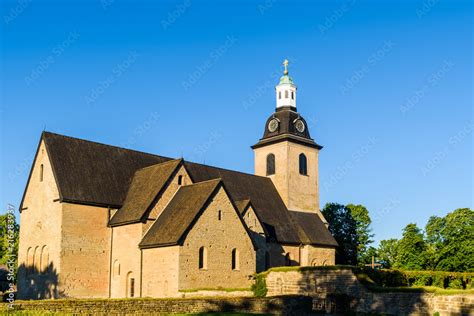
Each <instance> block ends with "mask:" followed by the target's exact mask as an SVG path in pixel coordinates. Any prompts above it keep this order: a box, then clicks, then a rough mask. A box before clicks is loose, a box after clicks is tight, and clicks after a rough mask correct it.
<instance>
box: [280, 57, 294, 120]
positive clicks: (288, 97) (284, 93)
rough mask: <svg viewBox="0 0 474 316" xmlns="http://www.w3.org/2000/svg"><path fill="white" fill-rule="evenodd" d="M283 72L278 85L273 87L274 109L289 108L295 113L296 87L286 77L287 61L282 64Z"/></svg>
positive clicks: (290, 79)
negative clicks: (274, 95) (274, 93)
mask: <svg viewBox="0 0 474 316" xmlns="http://www.w3.org/2000/svg"><path fill="white" fill-rule="evenodd" d="M283 66H285V71H284V72H283V76H282V77H281V78H280V83H279V84H278V85H277V86H276V87H275V91H276V108H277V110H278V109H280V108H283V107H291V108H292V110H294V111H296V85H295V84H294V83H293V79H292V78H291V77H290V76H288V59H285V61H284V62H283Z"/></svg>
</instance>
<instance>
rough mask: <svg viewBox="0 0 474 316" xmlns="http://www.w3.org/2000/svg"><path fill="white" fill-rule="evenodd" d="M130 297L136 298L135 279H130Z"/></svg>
mask: <svg viewBox="0 0 474 316" xmlns="http://www.w3.org/2000/svg"><path fill="white" fill-rule="evenodd" d="M130 297H135V279H134V278H131V279H130Z"/></svg>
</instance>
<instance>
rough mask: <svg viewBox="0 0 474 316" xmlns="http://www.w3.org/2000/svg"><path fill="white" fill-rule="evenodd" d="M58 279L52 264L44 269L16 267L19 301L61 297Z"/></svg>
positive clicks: (22, 265)
mask: <svg viewBox="0 0 474 316" xmlns="http://www.w3.org/2000/svg"><path fill="white" fill-rule="evenodd" d="M58 284H59V277H58V273H57V271H56V268H55V267H54V265H53V263H50V264H49V265H48V266H46V267H45V268H44V269H41V270H40V269H38V268H37V267H34V266H25V265H24V264H21V265H20V266H19V267H18V285H17V286H18V298H19V299H34V300H38V299H52V298H61V297H63V296H62V295H61V293H60V292H59V290H58Z"/></svg>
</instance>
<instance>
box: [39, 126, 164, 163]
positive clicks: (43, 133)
mask: <svg viewBox="0 0 474 316" xmlns="http://www.w3.org/2000/svg"><path fill="white" fill-rule="evenodd" d="M46 134H50V135H55V136H60V137H64V138H70V139H75V140H80V141H83V142H87V143H93V144H97V145H102V146H106V147H111V148H116V149H122V150H127V151H133V152H136V153H140V154H145V155H150V156H154V157H159V158H166V159H173V158H170V157H166V156H161V155H156V154H152V153H148V152H145V151H140V150H136V149H130V148H125V147H120V146H115V145H110V144H105V143H100V142H97V141H93V140H88V139H84V138H78V137H72V136H68V135H63V134H58V133H53V132H48V131H43V132H42V136H43V135H46Z"/></svg>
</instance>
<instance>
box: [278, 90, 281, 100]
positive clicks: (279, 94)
mask: <svg viewBox="0 0 474 316" xmlns="http://www.w3.org/2000/svg"><path fill="white" fill-rule="evenodd" d="M278 99H281V91H278Z"/></svg>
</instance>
